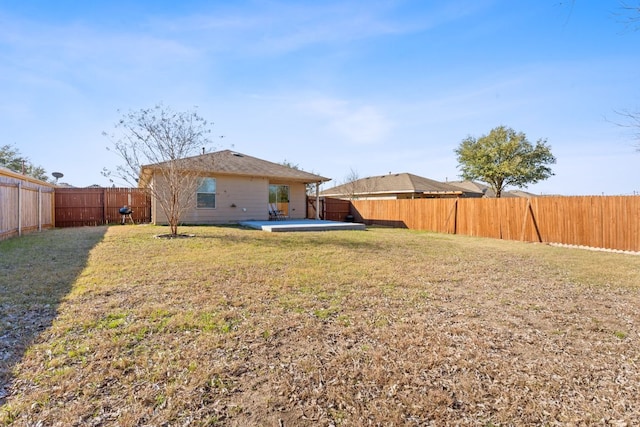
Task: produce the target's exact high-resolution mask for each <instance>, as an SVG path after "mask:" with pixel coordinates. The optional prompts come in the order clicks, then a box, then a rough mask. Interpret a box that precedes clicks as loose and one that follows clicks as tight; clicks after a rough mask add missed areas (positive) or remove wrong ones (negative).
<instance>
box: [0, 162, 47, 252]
mask: <svg viewBox="0 0 640 427" xmlns="http://www.w3.org/2000/svg"><path fill="white" fill-rule="evenodd" d="M53 194H54V188H53V185H51V184H47V183H45V182H42V181H39V180H36V179H33V178H29V177H26V176H24V175H21V174H18V173H15V172H12V171H10V170H8V169H5V168H0V240H3V239H8V238H9V237H13V236H20V235H22V234H23V233H28V232H31V231H40V230H42V229H45V228H52V227H53V226H54V219H53V203H54V196H53Z"/></svg>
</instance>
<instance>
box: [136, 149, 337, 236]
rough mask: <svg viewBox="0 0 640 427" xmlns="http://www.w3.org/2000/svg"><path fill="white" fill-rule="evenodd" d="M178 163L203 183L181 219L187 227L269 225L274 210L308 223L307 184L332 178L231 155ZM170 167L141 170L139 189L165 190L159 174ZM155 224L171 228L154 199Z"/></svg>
mask: <svg viewBox="0 0 640 427" xmlns="http://www.w3.org/2000/svg"><path fill="white" fill-rule="evenodd" d="M179 163H180V167H184V168H185V169H187V170H189V171H190V173H193V174H196V175H198V176H199V177H200V179H199V186H198V189H197V190H195V191H196V197H193V199H194V202H193V203H192V206H191V207H189V209H188V211H187V212H186V214H185V215H183V217H182V219H181V223H183V224H224V223H235V222H238V221H247V220H268V219H269V208H270V206H273V207H274V208H277V209H278V210H279V211H280V212H281V213H282V214H283V215H284V216H285V217H287V218H290V219H304V218H306V212H307V192H306V186H307V184H316V185H319V184H320V183H322V182H326V181H330V178H325V177H322V176H319V175H315V174H312V173H309V172H305V171H302V170H298V169H293V168H290V167H288V166H284V165H281V164H278V163H272V162H269V161H266V160H261V159H258V158H256V157H251V156H248V155H246V154H242V153H238V152H235V151H231V150H223V151H217V152H214V153H208V154H202V155H200V156H195V157H190V158H187V159H181V160H179ZM166 166H167V163H159V164H153V165H146V166H143V167H142V171H141V172H140V179H139V186H141V187H146V186H153V185H163V182H162V179H161V173H159V172H158V170H159V169H160V168H162V167H166ZM316 188H317V187H316ZM151 219H152V222H153V223H154V224H166V223H167V218H166V216H165V215H164V213H163V212H162V209H160V207H159V206H158V203H157V201H156V200H155V199H154V198H153V197H152V200H151Z"/></svg>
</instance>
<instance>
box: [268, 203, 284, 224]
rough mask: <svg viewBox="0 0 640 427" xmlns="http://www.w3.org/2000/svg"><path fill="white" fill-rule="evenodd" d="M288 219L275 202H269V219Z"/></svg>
mask: <svg viewBox="0 0 640 427" xmlns="http://www.w3.org/2000/svg"><path fill="white" fill-rule="evenodd" d="M284 219H286V218H285V216H284V213H283V212H282V211H281V210H278V208H277V207H276V205H275V204H274V203H270V204H269V221H280V220H284Z"/></svg>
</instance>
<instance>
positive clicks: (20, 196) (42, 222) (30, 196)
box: [0, 168, 151, 240]
mask: <svg viewBox="0 0 640 427" xmlns="http://www.w3.org/2000/svg"><path fill="white" fill-rule="evenodd" d="M125 205H126V206H128V207H130V208H131V210H132V213H131V217H130V218H129V217H128V216H127V217H126V220H127V221H129V220H130V219H132V220H133V221H134V222H135V223H136V224H140V223H146V222H150V221H151V197H150V196H149V194H148V193H147V192H146V191H144V190H142V189H139V188H58V187H55V186H54V185H53V184H49V183H46V182H42V181H39V180H36V179H33V178H30V177H27V176H24V175H21V174H18V173H15V172H12V171H9V170H8V169H4V168H0V240H3V239H8V238H10V237H13V236H20V235H22V234H23V233H28V232H32V231H40V230H43V229H46V228H53V227H81V226H93V225H103V224H113V223H118V222H121V221H122V215H121V214H120V208H122V207H124V206H125Z"/></svg>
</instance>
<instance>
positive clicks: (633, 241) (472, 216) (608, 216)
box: [325, 196, 640, 251]
mask: <svg viewBox="0 0 640 427" xmlns="http://www.w3.org/2000/svg"><path fill="white" fill-rule="evenodd" d="M325 206H326V207H329V206H330V205H329V204H327V205H325ZM351 213H352V214H353V215H354V217H355V220H356V221H358V222H364V223H366V224H380V225H389V226H394V227H404V228H410V229H415V230H428V231H435V232H440V233H451V234H464V235H468V236H479V237H491V238H496V239H506V240H520V241H527V242H546V243H562V244H569V245H582V246H590V247H595V248H607V249H617V250H624V251H640V196H572V197H534V198H530V199H525V198H504V199H415V200H353V201H351Z"/></svg>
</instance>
